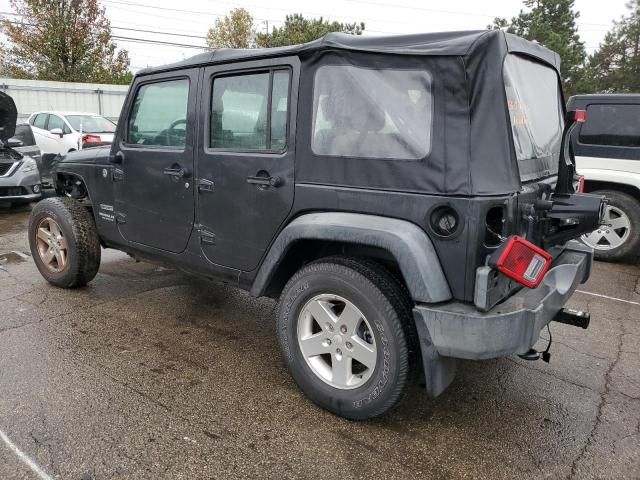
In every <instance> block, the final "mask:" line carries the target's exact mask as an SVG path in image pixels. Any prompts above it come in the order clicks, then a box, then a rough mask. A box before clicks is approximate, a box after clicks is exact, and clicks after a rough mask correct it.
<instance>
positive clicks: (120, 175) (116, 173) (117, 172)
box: [111, 168, 124, 182]
mask: <svg viewBox="0 0 640 480" xmlns="http://www.w3.org/2000/svg"><path fill="white" fill-rule="evenodd" d="M111 178H112V180H113V181H114V182H121V181H122V180H124V170H121V169H119V168H114V169H113V171H112V173H111Z"/></svg>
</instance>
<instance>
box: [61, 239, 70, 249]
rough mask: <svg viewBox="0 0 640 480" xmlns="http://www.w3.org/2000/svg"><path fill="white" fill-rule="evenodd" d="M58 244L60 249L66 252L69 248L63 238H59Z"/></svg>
mask: <svg viewBox="0 0 640 480" xmlns="http://www.w3.org/2000/svg"><path fill="white" fill-rule="evenodd" d="M59 244H60V249H62V250H67V249H68V248H69V245H68V244H67V239H66V238H64V237H60V240H59Z"/></svg>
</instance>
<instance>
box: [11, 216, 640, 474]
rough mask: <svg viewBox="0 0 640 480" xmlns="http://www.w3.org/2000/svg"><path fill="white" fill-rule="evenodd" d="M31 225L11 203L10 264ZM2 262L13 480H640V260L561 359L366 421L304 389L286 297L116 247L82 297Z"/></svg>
mask: <svg viewBox="0 0 640 480" xmlns="http://www.w3.org/2000/svg"><path fill="white" fill-rule="evenodd" d="M28 215H29V209H28V208H23V209H19V210H12V211H10V210H7V209H0V255H1V254H6V253H8V252H16V251H17V252H23V253H28V245H27V240H26V234H25V230H26V225H27V221H28ZM0 258H2V260H0V440H2V441H0V478H2V479H14V478H15V479H21V478H47V477H48V478H61V479H78V480H80V479H83V480H88V479H111V478H118V479H120V478H135V479H142V478H150V479H160V478H176V479H180V478H185V479H186V478H189V479H194V478H198V479H201V478H360V477H368V478H383V477H384V478H402V479H407V478H430V479H449V478H452V479H453V478H485V479H486V478H491V479H500V478H576V479H578V478H579V479H583V478H612V479H614V478H615V479H620V478H635V479H637V478H640V303H639V302H640V267H639V266H630V265H612V264H604V263H599V264H597V265H596V267H595V271H594V274H593V277H592V279H591V281H590V282H589V283H588V284H587V285H583V286H582V287H581V291H582V292H588V293H576V294H575V295H574V297H573V299H572V301H571V304H570V306H572V307H574V308H579V309H584V310H589V311H590V312H591V315H592V322H591V327H590V328H589V329H588V330H586V331H584V330H581V329H577V328H573V327H569V326H565V325H560V324H557V325H554V326H553V328H552V333H553V338H554V342H553V347H552V349H551V351H552V359H551V363H550V364H545V363H543V362H542V361H538V362H526V361H523V360H520V359H518V358H503V359H498V360H491V361H483V362H465V363H461V364H460V365H459V371H458V377H457V378H456V380H455V382H454V384H453V385H452V387H451V388H449V390H447V391H446V393H445V394H443V395H442V396H441V397H439V398H438V399H436V400H429V399H427V398H425V397H424V396H423V395H422V392H421V390H420V388H419V387H418V386H417V385H416V386H415V387H414V388H413V389H412V391H411V392H410V394H409V396H408V398H406V399H405V401H404V402H403V403H402V405H401V406H400V407H399V408H398V409H397V410H395V411H394V412H393V413H391V414H390V415H387V416H386V417H384V418H382V419H378V420H375V421H370V422H366V423H353V422H349V421H347V420H343V419H340V418H337V417H335V416H333V415H331V414H329V413H327V412H324V411H322V410H320V409H318V408H317V407H315V406H314V405H313V404H312V403H311V402H310V401H308V400H307V399H306V398H305V397H304V396H303V395H302V394H301V393H300V391H299V390H298V389H297V387H296V386H295V385H294V383H293V381H292V380H291V378H290V377H289V375H288V374H287V371H286V370H285V368H284V367H283V363H282V361H281V358H280V352H279V350H278V346H277V342H276V339H275V335H274V325H273V312H272V311H273V308H274V303H273V302H272V301H270V300H267V299H259V300H256V299H253V298H251V297H249V296H248V295H247V294H246V293H244V292H241V291H239V290H236V289H234V288H230V287H227V286H223V285H220V284H216V283H209V282H206V281H200V280H196V279H192V278H189V277H186V276H184V275H182V274H180V273H178V272H176V271H173V270H168V269H164V268H159V267H157V266H153V265H149V264H145V263H136V262H135V261H134V260H132V259H130V258H129V257H127V256H126V255H123V254H121V253H119V252H113V251H103V259H102V266H101V269H100V272H99V273H98V276H97V277H96V279H95V280H94V281H93V282H92V283H91V284H90V285H89V286H88V287H86V288H83V289H79V290H74V291H69V290H60V289H56V288H53V287H51V286H49V285H48V284H47V283H46V282H45V281H44V280H43V279H42V277H41V276H40V275H39V274H38V272H37V270H36V268H35V266H34V264H33V262H32V261H31V259H30V258H28V257H23V256H20V255H15V254H14V255H8V256H4V257H0ZM610 297H612V298H610ZM541 345H542V343H541ZM38 469H40V470H38Z"/></svg>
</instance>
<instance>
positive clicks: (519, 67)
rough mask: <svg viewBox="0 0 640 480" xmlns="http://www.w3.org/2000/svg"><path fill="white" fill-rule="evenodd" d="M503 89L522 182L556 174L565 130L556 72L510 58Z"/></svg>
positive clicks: (517, 57) (545, 67)
mask: <svg viewBox="0 0 640 480" xmlns="http://www.w3.org/2000/svg"><path fill="white" fill-rule="evenodd" d="M504 86H505V91H506V94H507V107H508V109H509V116H510V118H511V129H512V133H513V143H514V147H515V151H516V158H517V159H518V168H519V170H520V179H521V180H522V181H528V180H534V179H537V178H542V177H546V176H550V175H555V174H557V173H558V160H559V158H560V146H561V143H562V130H563V126H564V123H563V120H562V113H563V111H562V103H561V98H562V96H561V95H560V84H559V80H558V74H557V72H556V71H555V70H554V69H553V68H551V67H548V66H545V65H544V64H542V63H538V62H535V61H533V60H529V59H527V58H524V57H520V56H517V55H508V56H507V58H506V59H505V62H504Z"/></svg>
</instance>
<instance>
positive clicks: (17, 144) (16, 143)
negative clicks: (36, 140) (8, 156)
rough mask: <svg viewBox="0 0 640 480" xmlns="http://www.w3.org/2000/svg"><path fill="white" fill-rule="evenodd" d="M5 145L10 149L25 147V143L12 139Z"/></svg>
mask: <svg viewBox="0 0 640 480" xmlns="http://www.w3.org/2000/svg"><path fill="white" fill-rule="evenodd" d="M5 145H6V146H7V147H9V148H16V147H24V142H23V141H22V140H20V139H19V138H16V137H11V138H10V139H9V140H7V141H6V142H5Z"/></svg>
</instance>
